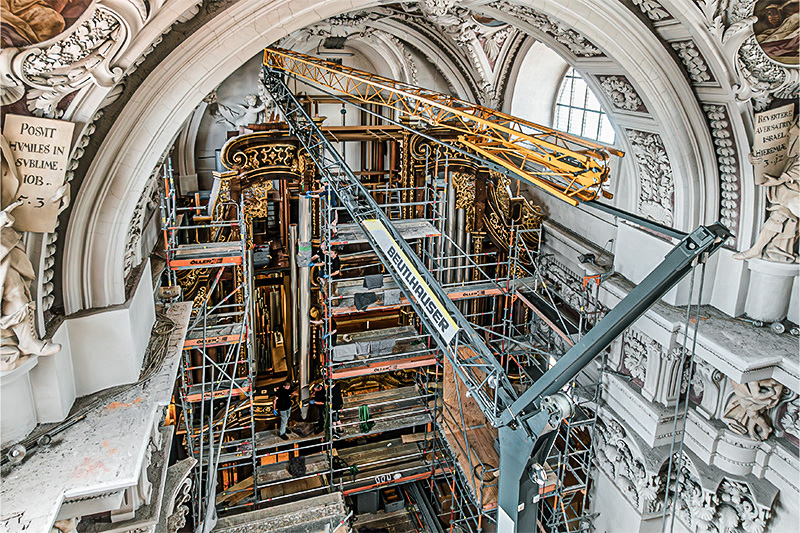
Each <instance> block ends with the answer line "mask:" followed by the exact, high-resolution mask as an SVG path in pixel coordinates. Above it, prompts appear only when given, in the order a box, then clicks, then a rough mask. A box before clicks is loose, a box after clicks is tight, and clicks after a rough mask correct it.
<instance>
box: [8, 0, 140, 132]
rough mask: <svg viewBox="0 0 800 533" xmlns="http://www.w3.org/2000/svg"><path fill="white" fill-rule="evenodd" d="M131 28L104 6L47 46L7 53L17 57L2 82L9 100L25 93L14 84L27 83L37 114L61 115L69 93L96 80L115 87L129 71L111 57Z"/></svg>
mask: <svg viewBox="0 0 800 533" xmlns="http://www.w3.org/2000/svg"><path fill="white" fill-rule="evenodd" d="M126 27H127V25H126V24H123V23H122V21H121V20H120V18H119V16H118V15H117V14H116V13H114V12H113V11H111V10H110V9H107V8H105V7H103V6H98V7H97V8H96V9H95V11H94V13H93V14H92V16H91V17H89V18H87V19H86V20H84V21H83V22H82V23H81V24H78V25H76V26H74V27H73V28H72V29H71V31H70V32H69V33H67V34H64V35H63V36H62V37H61V38H59V39H57V40H53V41H47V42H49V43H50V44H46V43H45V44H46V46H41V47H40V46H33V47H29V48H25V49H24V50H22V51H17V50H16V49H12V50H13V51H12V52H5V53H7V54H9V55H12V56H13V57H12V58H11V60H10V66H11V72H12V73H13V75H10V76H5V77H4V78H3V80H2V88H3V95H4V98H6V95H8V94H12V93H13V94H18V96H19V97H21V96H22V95H21V94H19V91H18V90H16V92H13V91H15V85H14V84H20V83H21V82H24V83H25V84H27V85H29V86H30V87H31V89H30V90H29V91H28V95H27V105H28V110H30V111H31V112H32V113H33V114H34V115H36V116H45V117H52V118H58V117H59V116H60V115H63V110H59V109H58V108H57V106H58V104H59V103H60V102H61V100H62V99H63V98H64V97H65V96H67V95H68V94H70V93H72V92H74V91H76V90H78V89H81V88H83V87H84V86H86V85H87V84H89V83H91V82H94V83H95V84H96V85H99V86H100V87H106V88H111V87H113V86H114V85H116V83H117V82H118V81H119V80H120V78H121V77H122V74H123V70H122V69H121V68H120V67H112V66H111V60H112V59H113V58H114V57H115V55H116V54H117V51H119V49H120V48H121V47H122V46H123V44H124V43H125V41H126V40H127V39H126V37H127V30H126ZM6 61H8V60H4V62H6ZM17 99H19V98H17Z"/></svg>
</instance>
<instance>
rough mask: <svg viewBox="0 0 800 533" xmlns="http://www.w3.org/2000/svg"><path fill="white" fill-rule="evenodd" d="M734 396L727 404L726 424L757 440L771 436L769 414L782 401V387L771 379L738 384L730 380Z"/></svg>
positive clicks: (724, 417) (724, 418)
mask: <svg viewBox="0 0 800 533" xmlns="http://www.w3.org/2000/svg"><path fill="white" fill-rule="evenodd" d="M731 386H732V387H733V392H734V396H732V397H731V399H730V400H729V401H728V405H727V408H726V409H725V415H724V416H723V420H724V421H725V422H726V423H727V424H728V426H729V427H730V428H731V429H732V430H734V431H735V432H737V433H740V434H742V435H750V437H751V438H753V439H755V440H760V441H763V440H766V439H767V437H769V435H770V433H772V426H770V423H769V419H768V418H767V413H766V411H768V410H769V409H771V408H773V407H775V406H776V405H778V403H779V402H780V401H781V393H782V392H783V385H781V384H780V383H778V382H777V381H775V380H774V379H772V378H769V379H761V380H758V381H751V382H749V383H736V382H735V381H733V380H731Z"/></svg>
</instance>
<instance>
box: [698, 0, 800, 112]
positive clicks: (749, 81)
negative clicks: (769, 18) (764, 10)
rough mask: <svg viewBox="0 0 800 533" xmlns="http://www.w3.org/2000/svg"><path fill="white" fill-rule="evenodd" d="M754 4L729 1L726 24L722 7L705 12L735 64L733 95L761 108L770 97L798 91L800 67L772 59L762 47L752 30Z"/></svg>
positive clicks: (749, 0)
mask: <svg viewBox="0 0 800 533" xmlns="http://www.w3.org/2000/svg"><path fill="white" fill-rule="evenodd" d="M755 3H756V2H754V1H753V0H732V1H731V3H730V4H729V6H728V13H729V21H730V22H731V23H730V24H729V25H728V26H727V27H725V24H724V22H723V15H724V10H722V9H715V8H714V7H713V6H712V7H710V8H708V9H705V10H704V12H705V13H706V18H707V21H708V23H709V25H710V27H711V28H712V31H713V32H714V33H715V34H716V35H718V38H719V40H720V42H721V44H722V51H723V53H724V54H725V56H726V57H727V59H728V61H729V62H730V64H731V65H735V66H736V73H737V75H738V81H739V83H738V84H737V85H735V86H734V89H735V91H736V98H737V99H738V100H739V101H741V102H744V101H747V100H750V99H752V100H753V107H754V108H755V109H757V110H761V109H765V108H766V107H767V105H768V104H769V102H770V101H771V99H772V98H773V97H777V98H796V97H797V96H798V94H800V69H798V68H797V67H796V66H788V65H784V64H781V63H778V62H776V61H774V60H772V59H771V58H770V57H769V56H768V55H767V54H766V53H765V52H764V50H763V49H762V48H761V45H760V44H759V43H758V41H757V40H756V36H755V33H754V31H753V24H754V23H755V22H757V21H758V17H755V16H752V13H753V8H754V7H755ZM745 15H747V16H745ZM723 28H724V30H723Z"/></svg>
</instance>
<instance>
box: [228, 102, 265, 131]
mask: <svg viewBox="0 0 800 533" xmlns="http://www.w3.org/2000/svg"><path fill="white" fill-rule="evenodd" d="M217 106H218V113H219V115H218V119H217V122H219V123H224V124H229V125H230V126H231V127H233V128H239V127H245V128H246V127H248V126H249V125H250V124H258V123H259V122H261V121H260V120H259V115H260V114H262V113H264V112H266V110H267V106H266V105H265V104H264V103H263V102H262V101H261V100H260V99H259V97H258V95H257V94H248V95H247V96H245V97H244V105H243V104H233V106H232V107H228V106H226V105H224V104H221V103H217ZM262 116H263V115H262Z"/></svg>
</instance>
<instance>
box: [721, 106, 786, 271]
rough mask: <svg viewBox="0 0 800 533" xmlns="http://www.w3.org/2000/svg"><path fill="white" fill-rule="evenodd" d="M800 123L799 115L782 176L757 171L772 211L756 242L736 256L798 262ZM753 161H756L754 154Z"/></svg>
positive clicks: (769, 208) (737, 257)
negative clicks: (799, 123) (799, 140)
mask: <svg viewBox="0 0 800 533" xmlns="http://www.w3.org/2000/svg"><path fill="white" fill-rule="evenodd" d="M799 134H800V126H799V125H798V117H795V119H794V122H793V123H792V125H791V127H790V128H789V140H788V143H787V145H788V148H787V152H786V153H787V159H786V164H785V166H784V168H783V171H781V174H780V175H779V176H771V175H769V174H763V175H760V176H759V175H756V177H755V179H756V184H757V185H761V186H762V187H766V188H767V200H768V201H769V204H770V205H769V207H768V208H767V211H769V213H770V215H769V218H768V219H767V221H766V222H764V227H762V228H761V232H760V233H759V234H758V238H757V239H756V242H755V244H753V246H752V247H751V248H750V249H749V250H745V251H743V252H739V253H737V254H734V255H733V257H734V258H735V259H752V258H754V257H760V258H762V259H765V260H767V261H774V262H779V263H797V262H799V261H800V255H798V251H797V243H798V240H799V239H800V153H798V150H800V142H798V137H800V135H799ZM750 159H751V162H753V163H756V161H755V159H754V158H753V157H752V156H751V158H750Z"/></svg>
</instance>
